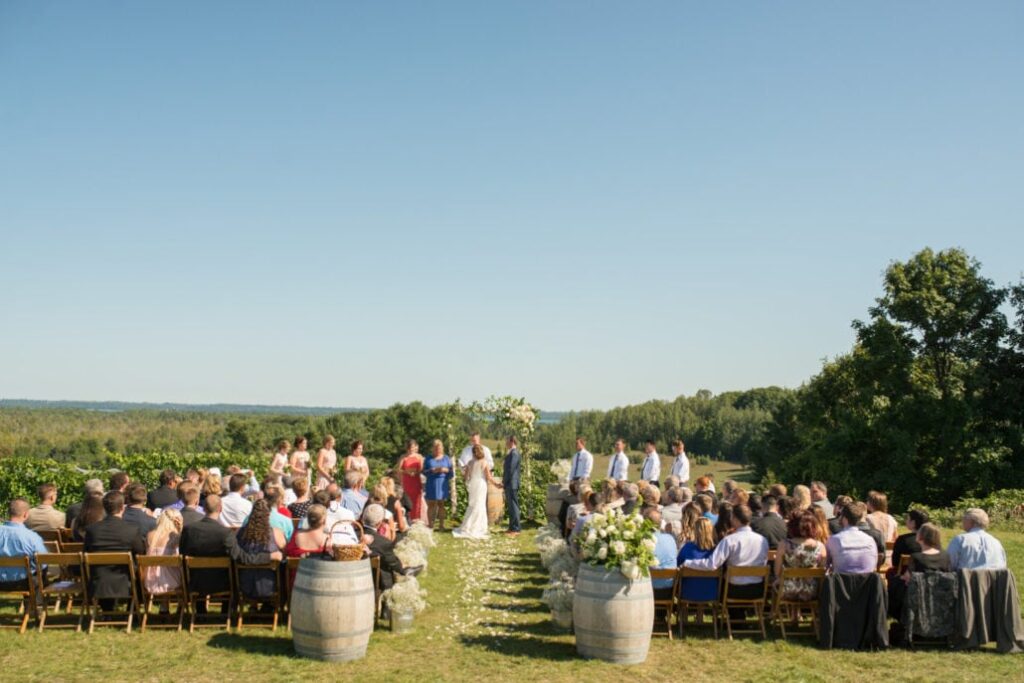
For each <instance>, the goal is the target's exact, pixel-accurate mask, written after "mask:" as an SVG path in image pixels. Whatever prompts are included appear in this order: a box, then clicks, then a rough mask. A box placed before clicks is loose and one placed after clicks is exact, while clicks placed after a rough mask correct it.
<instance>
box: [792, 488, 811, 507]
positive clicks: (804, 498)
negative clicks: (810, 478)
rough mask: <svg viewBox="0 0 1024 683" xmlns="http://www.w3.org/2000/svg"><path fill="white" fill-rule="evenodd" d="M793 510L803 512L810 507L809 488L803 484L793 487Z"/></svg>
mask: <svg viewBox="0 0 1024 683" xmlns="http://www.w3.org/2000/svg"><path fill="white" fill-rule="evenodd" d="M792 498H793V512H803V511H804V510H806V509H807V508H809V507H811V490H810V489H809V488H807V487H806V486H804V485H803V484H797V485H796V486H794V487H793V496H792Z"/></svg>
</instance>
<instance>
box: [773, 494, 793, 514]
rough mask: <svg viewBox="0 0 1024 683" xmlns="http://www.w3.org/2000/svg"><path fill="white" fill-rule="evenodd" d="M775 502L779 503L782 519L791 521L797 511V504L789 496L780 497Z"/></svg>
mask: <svg viewBox="0 0 1024 683" xmlns="http://www.w3.org/2000/svg"><path fill="white" fill-rule="evenodd" d="M775 500H777V501H778V505H779V515H780V516H781V517H782V519H789V518H790V517H791V516H792V515H793V513H794V512H796V511H797V510H796V502H795V501H794V500H793V499H792V498H790V497H789V496H779V497H778V498H776V499H775Z"/></svg>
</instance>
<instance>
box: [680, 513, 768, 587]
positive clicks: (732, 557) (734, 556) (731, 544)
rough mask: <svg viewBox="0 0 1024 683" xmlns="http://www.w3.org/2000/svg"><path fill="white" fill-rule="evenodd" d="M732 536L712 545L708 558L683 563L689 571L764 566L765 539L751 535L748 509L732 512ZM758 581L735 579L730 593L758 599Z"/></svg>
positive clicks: (757, 535) (766, 541) (750, 578)
mask: <svg viewBox="0 0 1024 683" xmlns="http://www.w3.org/2000/svg"><path fill="white" fill-rule="evenodd" d="M732 527H733V531H732V533H731V534H729V535H728V536H726V537H725V538H723V539H722V540H721V541H719V542H718V545H716V546H715V550H714V551H713V552H712V553H711V557H708V558H705V559H703V560H686V562H685V563H684V565H685V566H687V567H690V568H691V569H718V568H719V567H721V566H722V565H723V564H727V565H729V566H730V567H763V566H764V565H765V564H766V563H767V561H768V540H767V539H766V538H765V537H764V536H761V535H759V534H756V533H754V531H753V530H752V529H751V528H750V508H749V507H747V506H746V505H737V506H736V507H734V508H733V509H732ZM763 583H764V582H763V581H762V580H761V579H758V578H757V577H753V576H737V577H735V578H733V579H732V581H731V582H730V588H729V593H730V595H731V596H732V597H735V598H740V599H744V598H757V597H759V596H761V595H762V594H763V591H764V585H763Z"/></svg>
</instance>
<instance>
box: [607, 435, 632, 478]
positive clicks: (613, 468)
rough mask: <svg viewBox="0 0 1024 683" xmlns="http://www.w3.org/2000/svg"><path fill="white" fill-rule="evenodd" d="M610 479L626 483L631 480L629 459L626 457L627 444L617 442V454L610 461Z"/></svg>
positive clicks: (621, 441) (618, 440) (620, 440)
mask: <svg viewBox="0 0 1024 683" xmlns="http://www.w3.org/2000/svg"><path fill="white" fill-rule="evenodd" d="M608 478H609V479H614V480H615V481H626V480H627V479H628V478H629V458H628V457H627V456H626V442H625V441H623V440H622V439H616V440H615V453H614V454H613V455H612V459H611V460H610V461H608Z"/></svg>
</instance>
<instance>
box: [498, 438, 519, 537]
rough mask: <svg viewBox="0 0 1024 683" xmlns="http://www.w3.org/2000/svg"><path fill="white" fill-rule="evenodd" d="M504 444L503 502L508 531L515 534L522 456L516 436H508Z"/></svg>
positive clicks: (517, 530) (517, 520)
mask: <svg viewBox="0 0 1024 683" xmlns="http://www.w3.org/2000/svg"><path fill="white" fill-rule="evenodd" d="M505 445H506V446H507V447H508V454H507V455H506V456H505V461H504V462H503V463H502V465H501V470H502V471H501V486H502V488H504V489H505V504H506V505H508V533H509V535H511V536H517V535H519V531H520V527H519V470H520V468H521V466H522V457H521V456H520V455H519V448H518V445H519V444H518V442H517V441H516V437H514V436H510V437H508V441H507V442H506V444H505Z"/></svg>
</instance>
